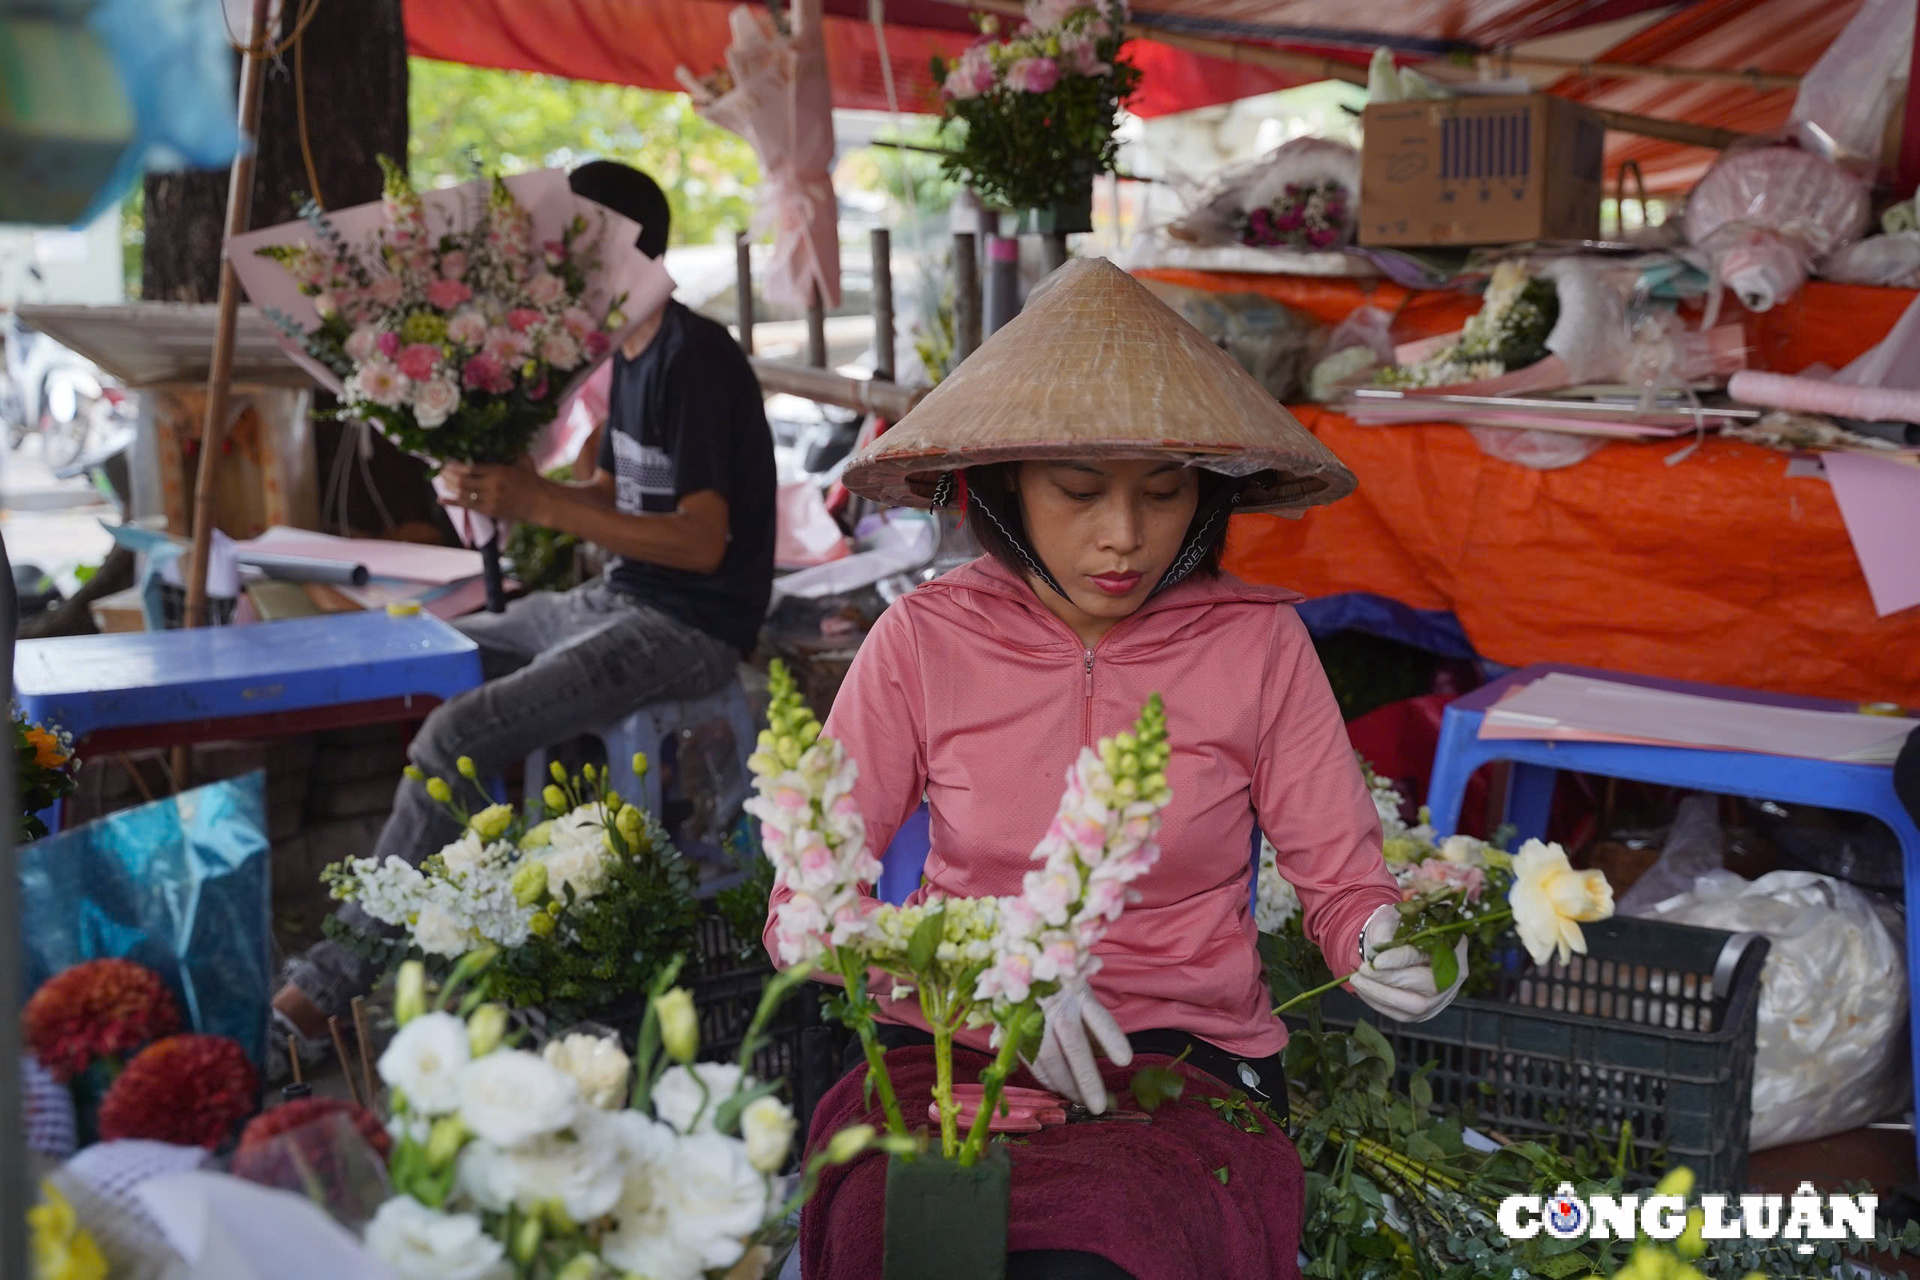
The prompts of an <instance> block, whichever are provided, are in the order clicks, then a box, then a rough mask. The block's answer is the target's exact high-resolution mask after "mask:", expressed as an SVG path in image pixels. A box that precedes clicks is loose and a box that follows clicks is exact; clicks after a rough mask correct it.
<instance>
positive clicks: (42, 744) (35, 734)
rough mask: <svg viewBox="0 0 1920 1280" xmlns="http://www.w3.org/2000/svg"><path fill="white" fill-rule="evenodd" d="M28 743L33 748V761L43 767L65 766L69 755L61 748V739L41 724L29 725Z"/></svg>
mask: <svg viewBox="0 0 1920 1280" xmlns="http://www.w3.org/2000/svg"><path fill="white" fill-rule="evenodd" d="M27 745H29V746H31V747H32V748H33V762H34V763H35V764H37V765H39V766H40V767H41V768H42V769H59V768H63V767H65V765H66V763H67V759H68V756H67V753H66V752H65V751H63V750H61V748H60V739H58V738H56V737H54V736H53V735H52V734H51V733H48V732H47V731H46V730H45V729H42V728H41V727H40V726H39V725H37V724H36V725H28V726H27Z"/></svg>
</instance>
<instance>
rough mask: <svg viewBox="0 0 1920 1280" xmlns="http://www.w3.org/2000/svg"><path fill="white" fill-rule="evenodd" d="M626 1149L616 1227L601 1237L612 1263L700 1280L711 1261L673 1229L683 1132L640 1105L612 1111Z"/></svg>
mask: <svg viewBox="0 0 1920 1280" xmlns="http://www.w3.org/2000/svg"><path fill="white" fill-rule="evenodd" d="M607 1121H608V1123H609V1124H610V1125H612V1126H613V1127H614V1129H615V1131H616V1132H617V1133H618V1135H619V1137H620V1140H621V1146H622V1149H623V1151H624V1153H625V1158H624V1161H623V1164H624V1167H625V1170H626V1176H625V1178H624V1179H623V1180H622V1182H621V1187H620V1201H619V1203H618V1204H617V1205H615V1206H614V1210H613V1217H614V1229H613V1230H612V1231H611V1232H610V1233H608V1234H607V1235H606V1236H604V1237H602V1238H601V1241H600V1257H601V1258H602V1260H604V1261H605V1262H606V1263H607V1264H608V1265H609V1266H612V1267H616V1268H618V1269H619V1270H621V1271H625V1272H628V1273H630V1274H634V1275H643V1276H648V1277H651V1278H652V1280H700V1277H701V1276H702V1275H703V1274H704V1273H705V1271H706V1267H705V1265H704V1264H703V1262H702V1260H701V1255H700V1252H699V1251H698V1250H696V1249H691V1248H689V1247H687V1245H686V1244H685V1243H684V1242H683V1241H682V1240H681V1238H680V1236H679V1235H678V1234H677V1233H676V1232H675V1231H674V1229H673V1218H672V1214H673V1211H674V1201H673V1198H672V1196H671V1194H670V1188H671V1184H672V1182H673V1180H674V1178H675V1177H677V1176H678V1167H677V1166H678V1160H679V1146H680V1142H679V1139H678V1137H676V1136H675V1134H674V1132H673V1130H672V1129H671V1128H669V1127H668V1126H667V1125H664V1124H661V1123H659V1122H658V1121H654V1120H650V1119H648V1118H647V1117H646V1116H644V1115H641V1114H640V1113H639V1112H638V1111H614V1112H609V1113H608V1115H607Z"/></svg>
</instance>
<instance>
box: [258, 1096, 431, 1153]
mask: <svg viewBox="0 0 1920 1280" xmlns="http://www.w3.org/2000/svg"><path fill="white" fill-rule="evenodd" d="M336 1115H343V1116H345V1117H347V1119H348V1120H349V1121H350V1122H352V1124H353V1127H354V1128H355V1129H358V1130H359V1131H360V1136H361V1137H363V1138H365V1139H366V1140H367V1145H368V1146H370V1147H372V1148H373V1149H374V1151H375V1152H377V1153H378V1154H379V1156H380V1158H381V1159H382V1160H385V1159H386V1158H387V1156H388V1154H389V1153H390V1152H391V1151H392V1149H393V1138H392V1137H391V1136H390V1135H389V1134H388V1133H387V1131H386V1129H385V1128H383V1127H382V1126H381V1124H380V1121H379V1120H377V1119H375V1118H374V1115H373V1113H372V1112H371V1111H368V1110H367V1109H366V1108H365V1107H362V1106H358V1105H356V1104H354V1103H351V1102H348V1101H347V1100H346V1099H345V1098H295V1099H294V1100H293V1101H292V1102H283V1103H281V1104H280V1105H279V1106H277V1107H275V1108H274V1109H273V1110H271V1111H263V1112H261V1113H260V1114H259V1115H257V1116H255V1117H254V1118H253V1119H251V1120H249V1121H247V1127H246V1128H245V1129H244V1130H242V1131H241V1133H240V1148H239V1149H240V1151H241V1152H242V1153H244V1152H247V1151H250V1150H253V1149H254V1148H256V1147H262V1146H265V1145H266V1144H267V1143H269V1142H272V1141H273V1140H274V1139H275V1138H278V1137H280V1136H281V1135H283V1134H288V1133H292V1132H293V1131H294V1130H296V1129H301V1128H305V1127H306V1126H307V1125H310V1124H316V1123H318V1122H319V1121H322V1120H325V1119H326V1118H327V1117H328V1116H336Z"/></svg>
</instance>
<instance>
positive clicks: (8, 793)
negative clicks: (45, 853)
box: [0, 540, 33, 1276]
mask: <svg viewBox="0 0 1920 1280" xmlns="http://www.w3.org/2000/svg"><path fill="white" fill-rule="evenodd" d="M19 620H20V606H19V602H18V601H17V599H16V598H15V596H14V591H13V566H12V564H11V563H10V562H9V561H8V559H7V547H6V543H5V541H3V540H0V648H3V649H4V652H0V688H4V689H5V690H6V695H7V705H8V706H12V705H13V644H14V631H15V629H16V628H17V627H18V625H19ZM15 803H16V802H15V800H14V776H13V769H12V767H11V766H9V767H6V768H0V814H9V815H11V814H15V813H18V812H19V809H17V808H16V807H15ZM17 821H18V820H17V819H15V818H12V817H8V818H7V819H6V820H5V821H4V822H0V1276H24V1275H26V1274H28V1272H27V1210H28V1208H29V1207H31V1206H32V1204H33V1201H32V1198H31V1192H30V1191H29V1189H28V1184H27V1126H26V1105H25V1101H24V1100H23V1099H22V1098H21V1096H20V1053H21V1046H20V1002H21V1000H22V998H23V997H24V995H25V993H24V992H23V991H22V990H21V985H22V984H23V983H24V982H25V981H26V975H25V974H24V973H22V972H21V961H22V959H23V958H24V952H25V948H24V947H23V946H22V945H21V942H22V939H23V938H24V936H25V934H26V931H27V930H26V920H25V919H24V918H23V917H22V916H21V914H20V872H19V868H18V866H17V865H16V864H15V861H14V851H13V838H14V835H15V833H16V832H17V831H18V829H19V828H18V825H17Z"/></svg>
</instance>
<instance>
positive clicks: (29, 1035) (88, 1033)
mask: <svg viewBox="0 0 1920 1280" xmlns="http://www.w3.org/2000/svg"><path fill="white" fill-rule="evenodd" d="M21 1023H22V1028H23V1033H24V1034H25V1036H26V1041H27V1047H28V1048H29V1049H31V1050H33V1052H34V1055H35V1056H36V1057H38V1058H39V1059H40V1064H41V1065H42V1066H44V1067H45V1068H46V1069H47V1070H49V1071H51V1072H52V1073H53V1074H54V1078H55V1079H58V1080H60V1081H62V1082H65V1081H68V1080H71V1079H73V1078H74V1077H75V1076H77V1075H79V1074H80V1073H81V1072H83V1071H85V1070H86V1069H87V1068H88V1067H89V1066H92V1065H93V1063H94V1062H95V1061H96V1060H98V1059H100V1058H124V1057H126V1056H127V1055H128V1054H131V1053H134V1052H135V1051H137V1050H139V1049H140V1048H142V1047H144V1046H146V1045H149V1044H152V1043H153V1042H154V1041H155V1040H158V1039H160V1038H161V1037H162V1036H170V1035H172V1034H173V1033H174V1032H176V1031H178V1030H179V1029H180V1006H179V1005H177V1004H175V1003H174V999H173V993H172V992H171V991H169V990H167V984H166V983H165V982H163V981H161V978H160V975H159V974H157V973H155V972H154V971H153V970H151V969H149V968H147V967H146V966H145V965H139V964H135V963H134V962H133V961H131V960H113V959H109V960H89V961H87V962H86V963H85V964H77V965H75V966H73V968H71V969H68V970H65V971H64V972H61V973H58V974H55V975H54V976H53V977H51V978H49V979H47V981H46V982H44V983H42V984H41V986H40V989H39V990H38V991H36V992H34V993H33V999H31V1000H29V1001H27V1008H26V1012H25V1014H24V1015H23V1016H22V1018H21Z"/></svg>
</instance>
